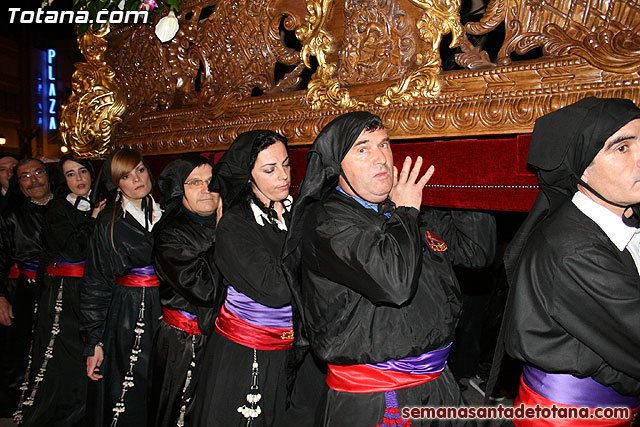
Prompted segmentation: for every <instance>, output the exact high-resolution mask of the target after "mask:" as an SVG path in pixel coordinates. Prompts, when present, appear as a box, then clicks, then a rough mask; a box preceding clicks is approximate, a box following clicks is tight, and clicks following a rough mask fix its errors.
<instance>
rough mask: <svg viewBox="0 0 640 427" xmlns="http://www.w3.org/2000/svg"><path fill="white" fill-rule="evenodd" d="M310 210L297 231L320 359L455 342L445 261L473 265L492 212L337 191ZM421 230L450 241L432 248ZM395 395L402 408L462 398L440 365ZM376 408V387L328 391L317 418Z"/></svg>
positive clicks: (371, 420)
mask: <svg viewBox="0 0 640 427" xmlns="http://www.w3.org/2000/svg"><path fill="white" fill-rule="evenodd" d="M311 209H312V210H311V212H310V213H309V216H308V217H307V221H306V222H305V227H304V234H303V238H302V280H303V281H302V298H303V307H304V314H305V319H306V323H305V324H306V327H307V328H306V330H307V333H308V335H309V337H310V340H311V346H312V349H313V351H314V352H315V353H316V354H317V355H318V356H319V357H320V358H321V359H322V360H323V361H325V362H327V363H330V364H336V365H353V364H363V363H379V362H383V361H386V360H389V359H401V358H404V357H409V356H418V355H420V354H423V353H425V352H427V351H431V350H436V349H439V348H443V347H445V346H446V345H448V344H449V343H451V342H452V341H453V336H454V332H455V327H456V324H457V321H458V317H459V313H460V307H461V303H460V295H459V294H460V291H459V288H458V283H457V281H456V279H455V275H454V273H453V269H452V263H454V264H456V265H461V266H466V267H479V266H482V265H485V264H486V263H487V262H490V261H491V258H492V257H493V255H492V254H493V252H494V251H493V249H494V245H495V239H494V238H492V237H491V236H493V235H495V232H494V231H495V221H494V219H493V217H491V216H490V215H487V214H480V213H465V212H453V213H445V212H441V211H436V210H431V209H426V210H425V211H424V212H423V214H422V215H421V216H420V217H418V211H417V210H415V209H413V208H406V207H400V208H397V209H396V210H395V211H394V212H393V214H392V215H391V217H390V218H387V217H385V216H384V215H382V214H378V213H377V212H375V211H374V210H371V209H366V208H364V207H363V206H361V205H360V204H359V203H358V202H357V201H355V200H353V199H352V198H350V197H349V196H346V195H344V194H342V193H339V192H337V191H335V192H333V193H331V194H329V195H328V196H327V197H326V198H325V199H324V200H323V201H321V202H319V203H317V204H315V205H313V206H312V207H311ZM427 230H428V231H430V232H431V233H433V234H435V235H436V236H438V237H441V238H442V239H443V240H444V241H445V242H446V243H447V246H448V249H447V250H445V251H437V250H434V249H433V248H432V247H431V246H430V245H429V241H428V240H427V238H426V237H425V236H426V232H427ZM397 396H398V405H399V406H398V407H399V408H400V409H401V408H403V407H406V406H410V407H411V406H462V405H463V403H464V402H463V400H462V395H461V393H460V390H459V388H458V385H457V383H456V382H455V379H454V378H453V376H452V375H451V373H450V371H449V370H448V369H445V371H444V372H443V373H442V375H441V376H440V377H439V378H437V379H436V380H433V381H430V382H427V383H425V384H422V385H419V386H416V387H411V388H405V389H399V390H397ZM384 410H385V393H384V392H379V393H344V392H338V391H335V390H329V394H328V397H327V403H326V407H325V411H324V415H323V424H322V425H325V426H334V425H340V423H347V424H348V425H350V426H372V425H376V424H377V423H380V422H382V418H383V414H384ZM412 423H413V424H412V425H414V426H426V425H448V424H446V423H447V422H446V421H438V420H418V419H414V420H412ZM450 424H451V425H457V424H461V423H460V422H456V421H455V420H451V422H450Z"/></svg>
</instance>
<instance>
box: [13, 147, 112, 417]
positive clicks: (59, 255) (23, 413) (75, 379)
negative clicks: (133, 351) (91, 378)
mask: <svg viewBox="0 0 640 427" xmlns="http://www.w3.org/2000/svg"><path fill="white" fill-rule="evenodd" d="M92 181H93V167H92V166H91V163H89V161H87V160H85V159H80V158H76V157H75V156H74V155H73V154H67V155H65V156H63V157H62V159H60V162H59V163H58V182H59V187H58V189H57V190H56V197H55V198H54V200H52V201H51V202H50V203H49V204H48V206H47V211H46V214H45V216H44V220H43V223H42V234H41V239H42V251H43V253H44V256H45V257H46V259H45V260H44V261H45V262H46V263H47V264H48V266H47V268H46V272H45V273H44V280H43V288H42V291H41V292H42V293H41V295H40V300H39V308H38V317H37V321H36V326H35V330H34V342H33V350H32V353H31V355H32V359H31V365H30V369H29V372H28V373H27V380H28V382H27V383H26V384H25V385H26V386H27V389H26V390H25V391H24V392H23V397H22V399H21V405H20V408H19V409H18V412H17V413H16V419H17V421H19V422H21V423H22V424H23V425H25V426H41V425H69V426H74V425H82V424H83V422H84V412H85V401H86V391H87V378H86V376H85V375H84V371H85V363H84V356H83V347H84V344H83V342H82V340H81V338H80V331H79V326H78V325H79V319H78V312H79V310H80V287H81V285H82V277H83V275H84V264H85V259H86V257H87V253H88V249H89V239H90V237H91V233H92V232H93V228H94V225H95V219H96V217H97V216H98V214H99V213H100V212H101V211H102V209H103V208H104V205H105V202H104V201H102V202H100V203H99V204H98V205H97V206H92V205H91V204H90V203H89V200H88V197H89V194H90V192H91V188H92Z"/></svg>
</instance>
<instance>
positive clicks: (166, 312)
mask: <svg viewBox="0 0 640 427" xmlns="http://www.w3.org/2000/svg"><path fill="white" fill-rule="evenodd" d="M162 320H164V322H165V323H166V324H167V325H171V326H173V327H174V328H178V329H181V330H183V331H185V332H186V333H188V334H189V336H191V335H202V332H200V328H199V327H198V319H193V320H191V319H189V318H188V317H186V316H184V315H183V314H182V313H180V312H179V311H178V310H171V309H170V308H166V307H162Z"/></svg>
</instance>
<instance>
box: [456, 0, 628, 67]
mask: <svg viewBox="0 0 640 427" xmlns="http://www.w3.org/2000/svg"><path fill="white" fill-rule="evenodd" d="M502 22H504V23H505V29H506V36H505V40H504V43H503V45H502V48H501V49H500V52H499V54H498V57H497V59H496V63H497V64H509V63H511V58H510V55H511V54H512V53H513V52H516V53H518V54H523V53H526V52H528V51H530V50H531V49H533V48H536V47H542V49H543V52H544V54H545V56H563V55H576V56H579V57H582V58H584V59H586V60H587V61H588V62H589V63H590V64H592V65H594V66H595V67H598V68H600V69H602V70H606V71H611V72H615V73H633V72H635V71H637V70H638V67H640V3H638V1H637V0H529V1H517V0H491V1H490V3H489V6H488V8H487V12H486V14H485V16H483V18H482V19H481V21H480V22H473V23H468V24H467V25H466V30H467V32H468V33H469V34H474V35H480V34H486V33H488V32H490V31H492V30H494V29H495V28H496V27H497V26H498V25H499V24H500V23H502Z"/></svg>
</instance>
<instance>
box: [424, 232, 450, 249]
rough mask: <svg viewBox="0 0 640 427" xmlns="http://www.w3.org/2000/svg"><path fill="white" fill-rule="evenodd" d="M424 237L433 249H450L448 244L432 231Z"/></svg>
mask: <svg viewBox="0 0 640 427" xmlns="http://www.w3.org/2000/svg"><path fill="white" fill-rule="evenodd" d="M424 237H425V238H426V239H427V243H428V244H429V247H430V248H431V250H432V251H434V252H444V251H446V250H447V249H448V247H447V244H446V243H445V242H444V240H442V239H441V238H439V237H438V236H436V235H435V234H433V233H431V232H430V231H427V232H426V233H424Z"/></svg>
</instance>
